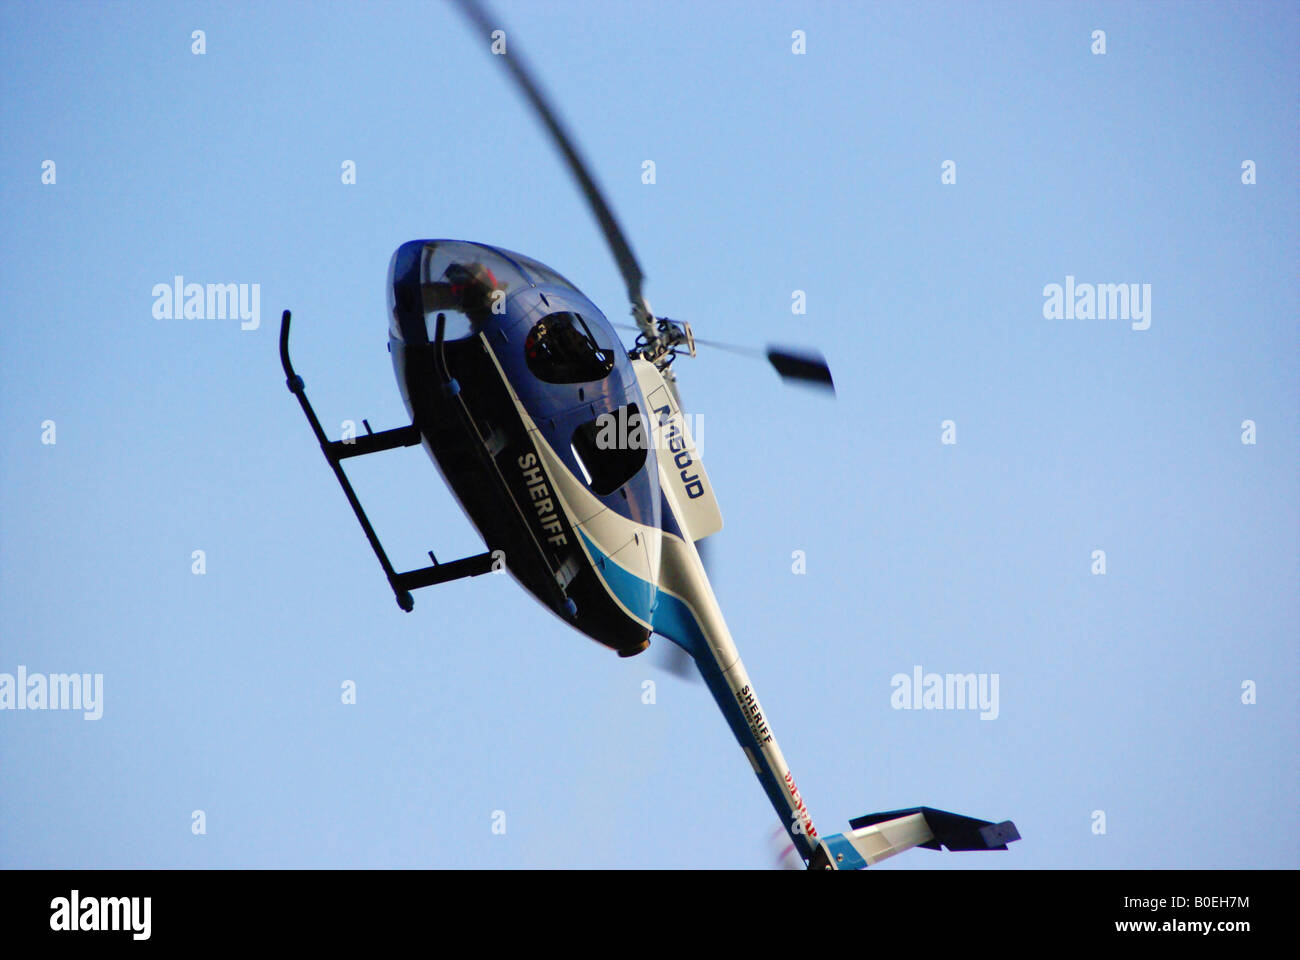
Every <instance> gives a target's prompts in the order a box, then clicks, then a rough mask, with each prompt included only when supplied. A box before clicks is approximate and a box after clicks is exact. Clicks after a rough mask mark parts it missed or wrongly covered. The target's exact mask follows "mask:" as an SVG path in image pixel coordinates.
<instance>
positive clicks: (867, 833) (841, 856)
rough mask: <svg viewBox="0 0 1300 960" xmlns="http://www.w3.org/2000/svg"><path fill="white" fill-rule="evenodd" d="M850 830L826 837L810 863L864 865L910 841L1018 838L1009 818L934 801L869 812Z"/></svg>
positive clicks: (985, 843)
mask: <svg viewBox="0 0 1300 960" xmlns="http://www.w3.org/2000/svg"><path fill="white" fill-rule="evenodd" d="M849 824H850V825H851V826H852V828H853V829H852V830H851V831H850V832H848V833H837V834H834V835H833V836H829V837H825V838H823V840H822V842H821V844H820V846H819V847H818V848H817V851H816V853H815V854H814V855H813V858H812V860H811V861H810V862H809V864H808V867H809V869H826V870H860V869H862V868H863V867H867V866H870V865H871V864H873V863H879V862H880V861H881V860H884V859H885V858H886V857H892V856H894V855H895V854H897V853H902V852H903V851H904V850H910V849H911V848H912V847H925V848H927V849H929V850H941V849H943V848H944V847H947V848H948V849H949V850H1005V849H1006V848H1007V844H1008V843H1011V842H1013V841H1015V840H1019V839H1020V832H1019V831H1018V830H1017V829H1016V825H1015V824H1014V823H1012V822H1011V821H1010V820H1003V821H1002V822H1001V823H993V822H991V821H989V820H977V819H976V818H975V817H963V816H962V815H961V814H958V813H949V812H948V811H946V810H936V809H934V808H933V807H910V808H908V809H906V810H889V811H886V812H885V813H869V814H867V815H866V816H865V817H858V818H857V819H855V820H850V821H849Z"/></svg>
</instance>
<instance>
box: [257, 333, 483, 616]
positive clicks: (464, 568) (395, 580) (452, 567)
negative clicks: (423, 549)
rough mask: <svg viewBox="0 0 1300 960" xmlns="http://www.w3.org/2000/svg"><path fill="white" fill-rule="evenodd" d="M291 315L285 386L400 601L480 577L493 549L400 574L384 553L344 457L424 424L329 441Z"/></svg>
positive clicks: (416, 431)
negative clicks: (297, 354)
mask: <svg viewBox="0 0 1300 960" xmlns="http://www.w3.org/2000/svg"><path fill="white" fill-rule="evenodd" d="M289 316H290V315H289V311H288V310H286V311H284V313H283V314H282V315H281V317H280V365H281V366H282V367H284V375H285V377H286V380H285V385H286V386H287V387H288V388H289V392H290V393H292V394H293V395H294V396H295V397H297V398H298V404H299V405H300V406H301V407H302V412H303V413H304V414H306V416H307V422H308V423H309V424H311V429H312V433H314V434H316V440H317V441H318V442H319V443H320V448H321V452H322V453H324V454H325V459H326V460H328V461H329V465H330V469H332V470H333V471H334V476H335V477H336V478H337V479H338V482H339V486H341V487H342V488H343V493H344V495H346V496H347V498H348V503H350V504H351V505H352V512H353V513H355V514H356V516H357V522H358V523H360V524H361V529H362V530H363V531H364V532H365V534H366V539H367V540H369V541H370V547H371V549H372V550H374V551H375V557H376V558H377V559H378V560H379V565H380V566H381V567H383V568H384V576H385V577H387V578H388V585H389V586H391V587H392V588H393V595H394V596H395V597H396V598H397V605H398V606H399V607H401V608H402V609H403V610H405V611H407V612H408V613H409V612H410V611H411V610H412V609H414V607H415V599H414V598H413V597H412V596H411V591H412V590H416V589H418V588H420V587H429V586H433V585H434V584H437V583H446V582H447V581H449V580H459V579H461V578H462V577H477V576H479V575H480V574H483V573H487V572H489V571H490V570H491V569H492V566H493V557H492V554H491V553H490V552H489V553H479V554H475V555H474V556H472V557H466V558H464V559H463V560H453V561H451V562H450V563H438V562H437V561H434V564H433V566H431V567H421V568H420V569H418V570H408V571H407V572H406V573H398V572H397V571H396V570H394V569H393V565H392V563H391V562H390V561H389V559H388V554H387V553H385V552H384V547H383V545H382V544H381V543H380V542H379V537H378V536H376V534H375V528H374V527H372V526H371V525H370V520H369V518H368V517H366V511H365V510H364V509H362V507H361V501H360V500H358V499H357V495H356V492H355V491H354V490H353V489H352V484H351V482H349V480H348V476H347V474H346V473H344V472H343V467H342V465H341V461H343V460H346V459H347V458H349V457H360V456H364V455H366V454H368V453H379V452H380V451H383V450H394V449H396V448H397V447H413V446H415V445H416V444H418V443H419V442H420V428H419V427H417V426H416V425H415V424H410V425H409V426H405V427H397V428H396V429H393V430H381V431H380V432H379V433H370V432H367V434H366V435H365V436H364V437H357V438H356V439H355V440H354V441H353V442H351V443H344V442H343V441H341V440H330V439H329V438H328V437H327V436H325V431H324V430H323V429H321V425H320V421H319V420H318V419H316V411H315V410H313V409H312V406H311V401H309V400H308V399H307V390H306V385H305V384H304V383H303V380H302V377H300V376H298V374H297V373H295V372H294V369H293V363H292V361H290V359H289ZM366 429H367V431H369V429H370V425H369V424H366ZM431 556H432V555H431Z"/></svg>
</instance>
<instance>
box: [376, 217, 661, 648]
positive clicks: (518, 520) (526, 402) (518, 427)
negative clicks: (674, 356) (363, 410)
mask: <svg viewBox="0 0 1300 960" xmlns="http://www.w3.org/2000/svg"><path fill="white" fill-rule="evenodd" d="M389 308H390V311H389V314H390V327H389V335H390V350H391V352H392V358H393V368H394V371H395V373H396V376H397V382H398V385H399V387H400V388H401V391H402V396H403V399H404V400H405V402H406V405H407V409H408V410H409V411H410V413H411V417H412V420H413V422H414V423H415V425H416V426H417V427H419V429H420V431H421V435H422V439H423V442H424V446H425V448H426V449H427V450H428V452H429V454H430V456H431V457H432V458H433V460H434V462H435V463H436V464H437V465H438V468H439V469H440V470H441V472H442V474H443V476H444V478H445V479H446V481H447V484H448V486H449V487H450V488H451V489H452V491H453V492H454V494H455V496H456V497H457V499H458V500H459V502H460V504H461V506H462V508H463V509H464V511H465V513H466V514H467V515H468V516H469V518H470V520H471V521H472V522H473V523H474V525H475V526H476V527H477V528H478V530H479V532H480V534H481V535H482V537H483V539H484V541H485V543H486V544H487V547H488V549H490V550H493V551H501V554H502V555H503V561H504V563H505V565H506V568H507V569H508V570H509V572H510V573H511V574H512V575H513V576H514V577H515V578H516V579H517V580H518V581H519V583H520V584H522V585H523V586H524V587H525V588H526V589H527V590H528V591H529V592H530V593H532V594H533V595H534V596H535V597H537V599H538V600H540V601H541V602H542V603H543V604H545V605H546V606H547V607H548V608H549V609H551V610H552V611H553V612H555V613H556V614H557V615H559V616H561V617H563V618H564V619H566V620H567V621H569V622H570V623H572V624H573V625H574V626H575V627H577V628H578V629H579V630H581V631H582V632H584V633H585V634H587V635H588V636H590V637H592V638H593V639H595V640H597V641H599V642H600V643H602V644H605V645H606V646H608V647H611V648H613V649H615V650H617V651H618V652H619V653H620V654H622V655H624V656H628V655H631V654H635V653H638V652H640V651H641V650H643V649H645V647H646V645H647V642H648V638H649V634H650V629H651V628H650V624H651V620H652V616H651V614H652V607H653V603H654V584H655V582H656V581H657V579H658V561H659V535H660V531H661V528H662V524H663V521H664V516H665V510H664V503H663V495H662V493H661V490H660V485H659V471H658V465H657V462H656V457H655V451H654V450H653V449H650V448H649V446H648V444H637V443H634V442H627V441H628V440H629V439H631V440H635V439H636V436H635V431H634V429H631V428H628V426H627V425H628V424H629V422H630V423H632V424H633V425H635V424H636V422H637V421H636V417H637V416H638V415H639V414H640V413H641V412H643V411H645V410H646V402H645V398H644V397H643V395H642V392H641V389H640V386H639V385H638V381H637V376H636V374H635V372H634V370H633V367H632V361H631V360H630V359H629V358H628V356H627V353H626V351H625V350H624V348H623V347H622V345H621V343H620V341H619V339H618V337H617V336H616V335H615V333H614V330H613V328H612V327H611V326H610V324H609V322H608V320H607V319H606V318H605V316H604V314H603V313H601V311H600V310H599V309H597V308H596V306H595V305H594V304H593V303H592V302H591V301H590V300H588V299H587V298H586V297H585V296H584V295H583V294H582V293H581V292H580V291H579V290H578V289H577V288H576V287H575V286H574V285H573V284H571V283H569V282H568V281H567V280H566V279H564V277H562V276H560V275H559V274H558V273H556V272H555V271H553V270H550V269H549V268H547V267H545V266H543V265H542V264H539V263H537V262H536V261H534V260H531V259H530V258H527V257H524V256H521V255H519V254H514V253H510V252H508V251H504V250H500V249H497V248H494V247H489V246H486V245H481V244H476V243H465V242H460V241H412V242H410V243H406V244H403V245H402V246H401V247H400V248H399V249H398V250H397V252H396V253H394V254H393V257H392V261H391V264H390V267H389ZM439 315H441V317H442V328H443V335H442V339H441V342H439V339H438V329H437V328H438V325H439V321H438V317H439ZM605 415H612V420H607V419H602V418H603V417H605ZM620 424H621V425H622V426H623V429H622V431H621V432H620V430H619V427H620ZM611 426H612V427H613V428H614V429H613V432H612V436H613V437H614V439H615V440H616V441H618V442H616V443H615V444H613V445H610V444H609V443H608V442H606V443H601V442H599V441H600V440H602V439H604V440H606V441H608V439H609V437H610V436H611V431H610V430H608V429H606V430H605V435H604V436H603V437H602V434H601V430H602V428H609V427H611ZM669 523H670V525H671V517H670V518H669ZM610 558H615V559H616V562H617V565H618V567H619V568H620V571H628V572H630V573H631V574H632V575H633V576H634V577H636V578H638V579H639V580H640V581H641V583H642V584H643V586H642V587H641V588H640V589H633V590H629V589H624V588H625V587H626V584H624V583H620V584H619V588H618V589H616V588H614V587H613V586H611V584H610V582H609V581H608V580H607V578H606V572H605V568H606V567H607V566H609V564H608V562H607V561H608V560H609V559H610ZM610 579H619V580H626V579H627V578H626V577H625V576H621V575H620V576H618V577H611V578H610Z"/></svg>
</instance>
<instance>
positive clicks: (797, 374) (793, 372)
mask: <svg viewBox="0 0 1300 960" xmlns="http://www.w3.org/2000/svg"><path fill="white" fill-rule="evenodd" d="M695 344H696V346H704V347H714V348H715V349H718V350H727V351H730V352H731V353H739V354H742V355H744V356H749V357H766V358H767V362H768V363H770V364H771V365H772V367H773V368H774V369H775V370H776V372H777V373H778V374H779V375H780V376H781V379H782V380H794V381H797V382H799V383H811V384H814V385H815V386H819V387H826V388H827V389H829V390H830V391H831V393H834V392H835V381H834V380H832V379H831V368H830V367H829V366H827V364H826V358H825V357H823V356H822V355H821V354H820V353H818V352H817V351H815V350H807V349H805V350H798V351H795V350H783V349H780V348H779V347H774V346H772V345H771V344H769V345H768V347H767V350H766V351H759V350H754V349H753V348H751V347H740V346H736V345H735V344H731V343H719V342H718V341H716V340H701V339H699V338H698V337H697V338H696V339H695Z"/></svg>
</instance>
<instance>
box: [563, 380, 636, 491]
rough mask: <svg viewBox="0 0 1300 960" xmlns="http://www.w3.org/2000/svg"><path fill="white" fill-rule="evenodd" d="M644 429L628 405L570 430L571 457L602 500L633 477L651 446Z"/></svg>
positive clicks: (632, 404) (631, 407) (630, 404)
mask: <svg viewBox="0 0 1300 960" xmlns="http://www.w3.org/2000/svg"><path fill="white" fill-rule="evenodd" d="M647 426H648V425H647V424H646V422H645V421H644V420H643V419H642V417H641V411H640V410H638V409H637V408H636V404H635V403H629V404H628V405H627V406H625V407H619V409H618V410H616V411H614V412H612V413H602V414H601V415H600V416H599V417H597V418H596V419H595V420H589V421H588V422H587V423H584V424H583V425H582V426H580V427H578V429H577V430H575V431H573V441H572V445H573V454H574V456H575V457H577V458H578V466H579V468H580V469H581V470H582V474H583V479H585V480H586V481H587V486H589V487H591V489H592V490H593V491H594V492H596V493H597V494H599V495H600V496H602V497H603V496H605V495H606V494H610V493H613V492H614V491H615V490H617V489H618V488H619V487H621V486H623V484H625V483H627V482H628V481H629V480H631V479H632V478H633V477H634V476H636V474H637V472H638V471H639V470H640V469H641V468H642V467H643V466H645V460H646V450H647V449H648V447H649V446H650V442H649V439H648V433H647Z"/></svg>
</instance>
